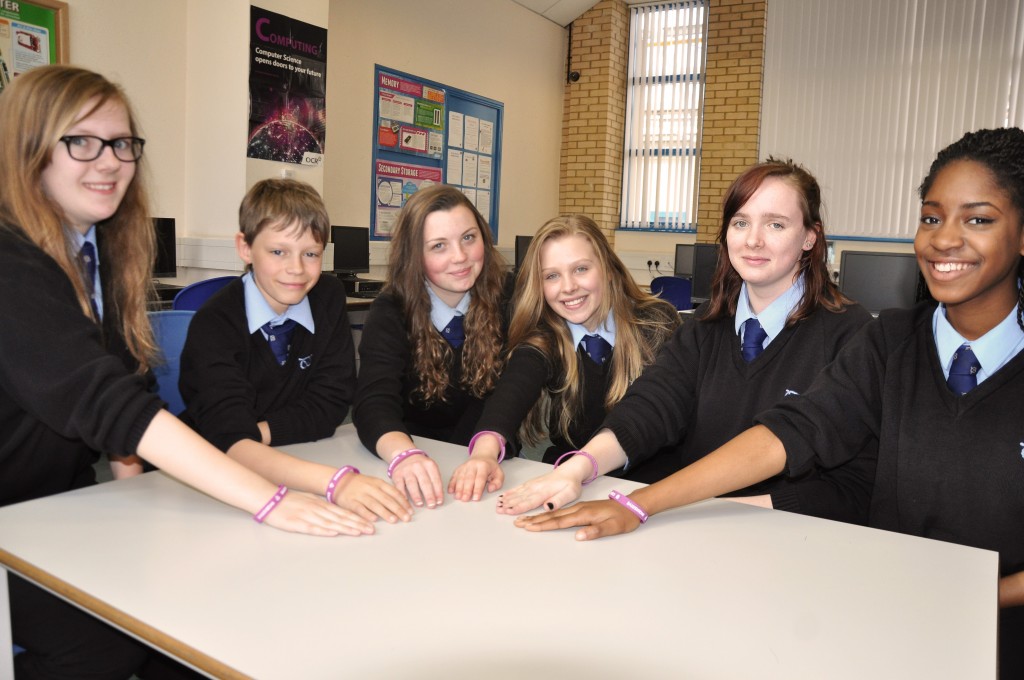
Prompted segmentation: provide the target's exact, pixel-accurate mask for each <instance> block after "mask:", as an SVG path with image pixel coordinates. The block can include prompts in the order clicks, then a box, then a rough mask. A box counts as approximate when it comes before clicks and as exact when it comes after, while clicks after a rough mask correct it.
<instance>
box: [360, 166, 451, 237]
mask: <svg viewBox="0 0 1024 680" xmlns="http://www.w3.org/2000/svg"><path fill="white" fill-rule="evenodd" d="M374 170H375V172H374V183H375V185H376V200H375V204H376V209H375V217H376V220H375V222H374V234H373V235H374V236H378V237H379V236H390V235H391V231H392V230H393V229H394V226H395V222H396V221H397V219H398V213H399V212H400V211H401V210H402V206H403V205H405V202H406V201H407V200H409V197H410V196H412V195H413V194H414V193H416V192H417V191H419V190H420V189H422V188H423V187H426V186H430V185H431V184H439V183H440V182H441V168H435V167H429V166H426V165H414V164H411V163H393V162H390V161H384V160H380V159H378V160H377V162H376V166H375V168H374Z"/></svg>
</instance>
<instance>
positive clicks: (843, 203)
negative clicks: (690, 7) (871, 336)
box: [761, 0, 1024, 240]
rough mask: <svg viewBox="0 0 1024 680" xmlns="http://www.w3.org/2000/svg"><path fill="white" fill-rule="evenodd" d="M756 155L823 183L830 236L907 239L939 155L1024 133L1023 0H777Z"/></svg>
mask: <svg viewBox="0 0 1024 680" xmlns="http://www.w3.org/2000/svg"><path fill="white" fill-rule="evenodd" d="M765 44H766V49H765V67H764V81H763V101H762V115H761V156H762V158H763V157H766V156H768V155H775V156H784V157H792V158H793V159H794V160H796V161H798V162H800V163H803V164H804V165H806V166H807V168H808V169H809V170H810V171H811V172H813V173H814V174H815V175H816V176H817V177H818V180H819V181H820V182H821V185H822V191H823V192H824V195H825V199H826V205H827V206H828V213H829V217H827V219H829V224H827V225H826V228H827V229H828V230H829V232H830V235H841V236H848V237H854V238H868V239H893V240H901V239H911V238H913V235H914V231H915V230H916V227H917V221H918V214H919V206H920V201H919V199H918V196H917V188H918V186H919V185H920V183H921V180H922V179H923V178H924V176H925V174H927V172H928V167H929V165H930V164H931V162H932V161H933V160H934V158H935V154H936V153H937V152H938V151H939V150H940V149H942V148H943V147H945V146H946V145H948V144H949V143H951V142H953V141H955V140H956V139H959V138H960V137H961V136H962V135H963V133H965V132H968V131H970V130H977V129H981V128H991V127H1008V126H1009V127H1013V126H1016V127H1021V126H1024V88H1022V85H1021V78H1022V75H1024V74H1022V62H1024V2H1021V1H1020V0H901V1H900V2H893V1H892V0H860V1H858V2H848V1H846V0H771V1H770V2H769V3H768V17H767V34H766V36H765Z"/></svg>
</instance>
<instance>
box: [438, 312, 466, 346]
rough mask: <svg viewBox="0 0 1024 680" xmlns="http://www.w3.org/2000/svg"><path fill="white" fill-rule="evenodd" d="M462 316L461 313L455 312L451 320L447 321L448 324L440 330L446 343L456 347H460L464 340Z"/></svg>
mask: <svg viewBox="0 0 1024 680" xmlns="http://www.w3.org/2000/svg"><path fill="white" fill-rule="evenodd" d="M462 321H463V317H462V315H461V314H456V315H455V316H453V317H452V320H451V321H449V322H448V325H447V326H445V327H444V330H442V331H441V335H443V336H444V339H445V340H447V341H448V344H449V345H451V346H452V347H454V348H455V349H458V348H460V347H462V343H463V342H465V340H466V330H465V328H464V327H463V325H462Z"/></svg>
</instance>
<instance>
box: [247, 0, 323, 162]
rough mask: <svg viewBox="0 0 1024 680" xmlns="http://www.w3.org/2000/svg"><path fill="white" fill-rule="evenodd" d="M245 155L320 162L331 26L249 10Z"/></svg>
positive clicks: (255, 9) (254, 9)
mask: <svg viewBox="0 0 1024 680" xmlns="http://www.w3.org/2000/svg"><path fill="white" fill-rule="evenodd" d="M250 23H251V26H250V37H249V46H250V57H249V142H248V147H247V152H246V155H247V156H248V157H249V158H260V159H264V160H270V161H279V162H283V163H297V164H301V165H320V164H321V163H322V162H323V154H324V143H325V141H326V136H327V134H326V133H327V113H326V111H327V107H326V101H327V100H326V95H327V83H326V76H327V29H325V28H321V27H319V26H314V25H312V24H307V23H305V22H303V21H297V20H295V19H291V18H289V17H286V16H284V15H282V14H277V13H275V12H270V11H267V10H265V9H260V8H259V7H252V8H251V11H250Z"/></svg>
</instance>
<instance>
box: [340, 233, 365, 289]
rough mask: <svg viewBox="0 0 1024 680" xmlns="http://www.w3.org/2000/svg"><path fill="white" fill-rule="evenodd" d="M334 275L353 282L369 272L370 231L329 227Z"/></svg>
mask: <svg viewBox="0 0 1024 680" xmlns="http://www.w3.org/2000/svg"><path fill="white" fill-rule="evenodd" d="M331 243H333V244H334V273H335V274H337V275H338V277H339V278H342V279H351V280H355V279H358V278H359V277H358V276H356V274H364V273H366V272H368V271H370V230H369V229H367V228H366V227H334V226H332V227H331Z"/></svg>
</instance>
